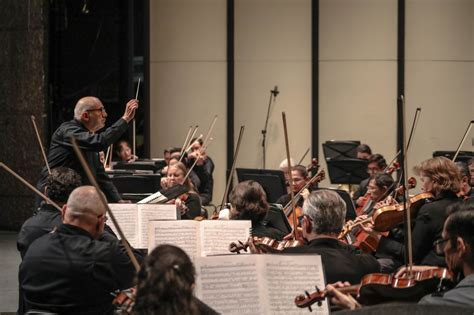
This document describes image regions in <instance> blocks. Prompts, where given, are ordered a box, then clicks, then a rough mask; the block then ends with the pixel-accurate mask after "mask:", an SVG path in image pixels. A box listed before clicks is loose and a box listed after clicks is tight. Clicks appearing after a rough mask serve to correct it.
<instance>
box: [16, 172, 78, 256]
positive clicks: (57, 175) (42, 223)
mask: <svg viewBox="0 0 474 315" xmlns="http://www.w3.org/2000/svg"><path fill="white" fill-rule="evenodd" d="M79 186H81V176H79V174H77V172H75V171H74V170H72V169H70V168H67V167H62V166H60V167H57V168H55V169H53V170H51V175H49V176H48V177H47V178H46V186H45V191H44V194H45V195H46V196H47V197H48V198H49V199H51V200H52V201H53V202H54V203H56V204H57V205H58V206H60V207H62V206H64V205H65V204H66V202H67V199H68V197H69V195H70V194H71V192H72V191H73V190H74V189H76V188H77V187H79ZM61 223H62V218H61V211H60V210H59V209H56V208H55V207H54V206H53V205H51V204H49V203H42V204H41V206H40V208H39V209H38V210H37V211H36V212H35V214H34V215H33V216H32V217H31V218H29V219H28V220H26V221H25V223H23V225H22V226H21V229H20V232H19V233H18V240H17V243H16V245H17V248H18V251H19V252H20V255H21V258H23V257H25V253H26V250H27V249H28V247H29V246H30V244H31V243H32V242H33V241H34V240H36V239H37V238H39V237H40V236H43V235H44V234H47V233H49V232H51V231H52V230H53V228H54V227H57V226H59V225H60V224H61Z"/></svg>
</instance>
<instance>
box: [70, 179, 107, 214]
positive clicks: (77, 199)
mask: <svg viewBox="0 0 474 315" xmlns="http://www.w3.org/2000/svg"><path fill="white" fill-rule="evenodd" d="M100 215H105V208H104V206H103V205H102V202H101V200H100V197H99V194H98V193H97V190H96V189H95V188H94V187H93V186H81V187H78V188H76V189H74V190H73V192H72V193H71V195H70V196H69V199H68V200H67V208H66V213H65V221H66V220H67V221H75V220H78V221H82V222H84V223H86V222H88V221H91V220H90V219H92V221H94V220H93V219H95V218H97V216H100Z"/></svg>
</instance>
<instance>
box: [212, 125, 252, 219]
mask: <svg viewBox="0 0 474 315" xmlns="http://www.w3.org/2000/svg"><path fill="white" fill-rule="evenodd" d="M244 129H245V126H240V132H239V138H238V139H237V146H236V147H235V151H234V157H233V159H232V167H231V169H230V173H229V177H228V178H227V183H226V185H225V191H224V196H222V202H221V206H220V209H221V210H222V208H223V207H224V205H225V204H226V201H227V196H228V195H229V190H230V184H231V183H232V177H233V175H234V171H235V166H236V162H237V156H238V154H239V150H240V142H241V141H242V137H243V135H244ZM217 212H218V211H217V208H216V210H215V211H214V214H217Z"/></svg>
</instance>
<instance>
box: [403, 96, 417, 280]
mask: <svg viewBox="0 0 474 315" xmlns="http://www.w3.org/2000/svg"><path fill="white" fill-rule="evenodd" d="M398 106H399V108H398V112H399V113H400V116H399V117H400V119H401V126H402V129H401V138H402V148H401V152H400V157H401V160H402V186H403V206H404V208H405V209H406V210H405V212H404V214H405V235H406V239H405V244H406V253H407V255H406V256H407V257H408V260H407V261H406V264H407V269H408V276H409V277H410V278H411V277H412V275H413V273H412V271H413V269H412V267H413V243H412V231H411V213H410V207H408V190H407V189H406V187H408V183H407V169H408V168H407V160H408V159H407V150H408V146H405V141H406V138H405V97H404V96H403V95H400V101H399V102H398ZM417 111H418V110H417ZM415 117H416V115H415ZM413 129H414V128H412V132H411V133H410V134H413Z"/></svg>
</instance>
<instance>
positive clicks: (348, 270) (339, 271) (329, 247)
mask: <svg viewBox="0 0 474 315" xmlns="http://www.w3.org/2000/svg"><path fill="white" fill-rule="evenodd" d="M283 253H291V254H293V253H305V254H307V253H314V254H318V255H321V261H322V263H323V267H324V273H325V275H326V281H327V283H335V282H337V281H349V282H350V283H351V284H355V283H359V282H360V280H361V279H362V277H363V276H364V275H366V274H369V273H375V272H380V265H379V263H378V262H377V259H375V258H374V257H373V256H371V255H367V254H364V253H362V252H361V251H359V250H358V249H356V248H355V247H353V246H350V245H347V244H344V243H342V242H340V241H338V240H337V239H334V238H317V239H314V240H312V241H310V242H309V243H308V244H307V245H304V246H301V247H292V248H287V249H285V250H283Z"/></svg>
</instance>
